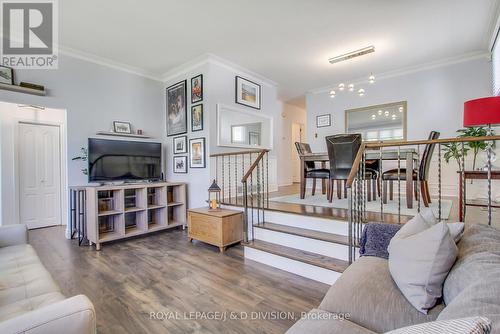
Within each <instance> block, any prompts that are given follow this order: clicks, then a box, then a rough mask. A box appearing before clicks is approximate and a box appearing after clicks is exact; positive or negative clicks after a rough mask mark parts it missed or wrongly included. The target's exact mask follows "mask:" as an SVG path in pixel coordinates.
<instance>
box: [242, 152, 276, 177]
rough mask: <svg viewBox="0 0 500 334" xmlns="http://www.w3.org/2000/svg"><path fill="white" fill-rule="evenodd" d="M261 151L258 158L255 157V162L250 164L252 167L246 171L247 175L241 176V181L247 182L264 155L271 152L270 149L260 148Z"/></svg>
mask: <svg viewBox="0 0 500 334" xmlns="http://www.w3.org/2000/svg"><path fill="white" fill-rule="evenodd" d="M259 152H260V154H259V155H258V156H257V158H256V159H255V161H254V162H253V164H252V165H251V166H250V168H248V171H247V172H246V173H245V175H244V176H243V177H242V178H241V182H243V183H245V182H247V179H248V178H249V177H250V175H252V172H253V170H254V169H255V167H257V165H258V164H259V162H260V160H262V157H264V155H265V154H266V153H267V152H269V150H260V151H259Z"/></svg>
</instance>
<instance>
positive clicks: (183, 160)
mask: <svg viewBox="0 0 500 334" xmlns="http://www.w3.org/2000/svg"><path fill="white" fill-rule="evenodd" d="M174 173H176V174H186V173H187V157H186V156H179V157H174Z"/></svg>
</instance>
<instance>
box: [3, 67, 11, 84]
mask: <svg viewBox="0 0 500 334" xmlns="http://www.w3.org/2000/svg"><path fill="white" fill-rule="evenodd" d="M0 83H3V84H7V85H13V84H14V70H13V69H12V68H10V67H7V66H0Z"/></svg>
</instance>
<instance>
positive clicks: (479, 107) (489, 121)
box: [464, 96, 500, 127]
mask: <svg viewBox="0 0 500 334" xmlns="http://www.w3.org/2000/svg"><path fill="white" fill-rule="evenodd" d="M497 124H500V96H493V97H485V98H482V99H476V100H470V101H467V102H465V103H464V126H466V127H467V126H481V125H497Z"/></svg>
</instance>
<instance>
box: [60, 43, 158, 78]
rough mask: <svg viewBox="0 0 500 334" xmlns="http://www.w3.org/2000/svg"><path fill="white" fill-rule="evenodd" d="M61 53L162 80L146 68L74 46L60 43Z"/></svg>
mask: <svg viewBox="0 0 500 334" xmlns="http://www.w3.org/2000/svg"><path fill="white" fill-rule="evenodd" d="M59 53H61V54H63V55H65V56H69V57H72V58H77V59H81V60H85V61H88V62H91V63H94V64H98V65H102V66H106V67H110V68H113V69H115V70H119V71H123V72H127V73H131V74H135V75H138V76H141V77H145V78H148V79H151V80H155V81H162V80H161V78H160V77H158V76H156V75H154V74H153V73H151V72H149V71H145V70H144V69H141V68H138V67H134V66H130V65H127V64H124V63H120V62H117V61H114V60H111V59H109V58H105V57H100V56H96V55H93V54H90V53H87V52H83V51H80V50H75V49H72V48H68V47H65V46H61V45H59Z"/></svg>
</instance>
